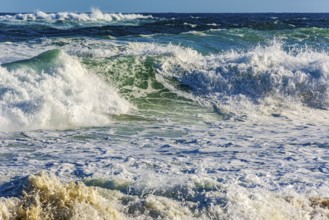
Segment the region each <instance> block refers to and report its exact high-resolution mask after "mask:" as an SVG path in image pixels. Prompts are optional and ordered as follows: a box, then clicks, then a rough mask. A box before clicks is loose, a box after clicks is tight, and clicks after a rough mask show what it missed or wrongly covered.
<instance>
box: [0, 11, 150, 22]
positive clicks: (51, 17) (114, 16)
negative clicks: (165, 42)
mask: <svg viewBox="0 0 329 220" xmlns="http://www.w3.org/2000/svg"><path fill="white" fill-rule="evenodd" d="M149 18H152V16H151V15H142V14H122V13H105V12H102V11H101V10H99V9H95V8H92V9H91V12H90V13H75V12H57V13H45V12H42V11H37V12H35V13H26V14H23V13H19V14H16V15H3V16H0V20H18V21H19V20H22V21H37V20H44V21H52V22H56V21H80V22H81V21H82V22H97V21H107V22H111V21H121V20H135V19H149Z"/></svg>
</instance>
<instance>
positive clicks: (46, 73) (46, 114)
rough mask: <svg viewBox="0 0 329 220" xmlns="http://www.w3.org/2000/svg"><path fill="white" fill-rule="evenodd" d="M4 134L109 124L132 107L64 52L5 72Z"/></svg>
mask: <svg viewBox="0 0 329 220" xmlns="http://www.w3.org/2000/svg"><path fill="white" fill-rule="evenodd" d="M0 72H1V96H0V97H1V98H0V119H1V124H2V125H3V126H1V130H2V131H11V130H25V129H50V128H57V129H63V128H72V127H77V126H96V125H97V126H99V125H105V124H108V123H109V121H110V115H116V114H120V113H126V112H127V111H128V109H129V104H128V102H127V101H125V100H123V99H122V98H120V96H119V95H118V93H117V92H116V91H115V90H114V89H112V88H111V87H110V86H109V85H107V84H106V83H105V82H104V81H102V80H101V78H99V77H97V76H95V75H91V74H90V73H88V72H87V70H86V69H85V68H84V67H83V66H82V65H81V64H80V63H79V61H77V60H75V59H74V58H72V57H70V56H69V55H67V54H66V53H64V52H62V51H60V50H51V51H47V52H45V53H42V54H40V55H38V56H37V57H34V58H31V59H29V60H22V61H17V62H13V63H9V64H5V65H3V67H1V70H0Z"/></svg>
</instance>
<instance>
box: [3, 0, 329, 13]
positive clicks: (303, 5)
mask: <svg viewBox="0 0 329 220" xmlns="http://www.w3.org/2000/svg"><path fill="white" fill-rule="evenodd" d="M92 7H93V8H98V9H100V10H102V11H106V12H187V13H191V12H329V0H0V12H35V11H37V10H41V11H44V12H59V11H74V12H88V11H90V8H92Z"/></svg>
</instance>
